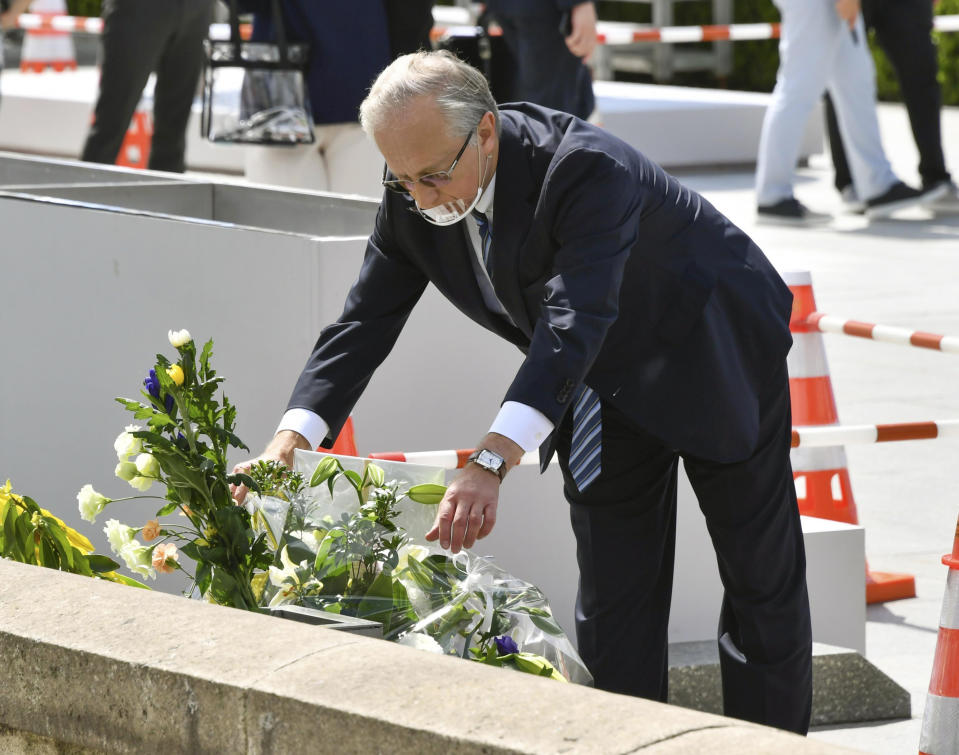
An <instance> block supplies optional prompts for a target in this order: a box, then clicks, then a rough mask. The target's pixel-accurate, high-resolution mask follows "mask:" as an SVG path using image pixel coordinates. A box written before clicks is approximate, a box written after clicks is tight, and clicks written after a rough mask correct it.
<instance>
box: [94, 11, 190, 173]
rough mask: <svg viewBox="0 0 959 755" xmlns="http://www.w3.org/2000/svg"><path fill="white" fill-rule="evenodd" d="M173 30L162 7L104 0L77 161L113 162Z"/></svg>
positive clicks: (168, 16)
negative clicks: (96, 81) (96, 68)
mask: <svg viewBox="0 0 959 755" xmlns="http://www.w3.org/2000/svg"><path fill="white" fill-rule="evenodd" d="M173 26H174V18H173V16H172V14H170V13H169V11H168V8H167V6H166V4H165V3H156V2H155V1H154V0H104V2H103V35H102V38H101V45H102V51H103V59H102V63H101V68H100V92H99V95H98V97H97V103H96V106H95V107H94V116H93V124H92V125H91V126H90V131H89V133H88V134H87V138H86V142H85V143H84V145H83V151H82V152H81V155H80V159H81V160H86V161H87V162H94V163H108V164H112V163H115V162H116V159H117V154H118V153H119V151H120V145H121V144H122V143H123V137H124V136H125V135H126V132H127V129H128V128H129V126H130V119H131V118H132V117H133V113H134V111H135V110H136V107H137V103H139V101H140V96H141V95H142V94H143V87H144V86H146V83H147V79H148V78H149V77H150V72H151V71H152V70H153V68H154V65H155V64H156V62H157V59H158V58H159V56H160V51H161V50H162V49H163V45H164V42H165V40H166V38H167V36H168V35H169V34H170V32H171V30H172V29H173Z"/></svg>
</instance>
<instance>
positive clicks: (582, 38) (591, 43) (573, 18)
mask: <svg viewBox="0 0 959 755" xmlns="http://www.w3.org/2000/svg"><path fill="white" fill-rule="evenodd" d="M569 20H570V26H571V27H572V32H573V33H572V34H570V35H569V36H568V37H566V46H567V47H568V48H569V51H570V52H571V53H573V55H575V56H576V57H577V58H582V59H583V60H588V59H589V56H590V55H592V54H593V50H594V49H595V48H596V6H595V5H593V3H591V2H589V3H580V4H579V5H575V6H573V8H572V10H570V14H569Z"/></svg>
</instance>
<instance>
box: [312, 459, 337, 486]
mask: <svg viewBox="0 0 959 755" xmlns="http://www.w3.org/2000/svg"><path fill="white" fill-rule="evenodd" d="M339 469H342V465H341V464H340V462H338V461H337V460H336V459H334V458H332V457H330V456H324V457H323V458H322V459H320V460H319V462H317V465H316V469H315V470H313V476H312V477H311V478H310V487H311V488H315V487H316V486H317V485H320V484H322V483H324V482H326V481H327V480H328V479H329V478H330V477H332V476H333V475H335V474H336V473H337V471H338V470H339Z"/></svg>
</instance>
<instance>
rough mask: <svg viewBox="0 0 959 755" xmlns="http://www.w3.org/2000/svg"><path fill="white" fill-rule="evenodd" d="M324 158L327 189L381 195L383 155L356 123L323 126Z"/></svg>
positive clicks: (344, 192)
mask: <svg viewBox="0 0 959 755" xmlns="http://www.w3.org/2000/svg"><path fill="white" fill-rule="evenodd" d="M325 128H326V129H327V131H328V133H327V135H326V137H325V138H324V147H323V159H324V161H325V163H326V173H327V176H328V181H329V187H330V188H329V191H333V192H336V193H337V194H360V195H362V196H364V197H374V198H376V199H379V198H380V197H382V196H383V184H382V179H383V157H382V156H381V155H380V152H379V150H378V149H377V148H376V145H375V144H374V143H373V140H372V139H370V138H369V137H368V136H367V135H366V134H365V133H363V129H362V128H361V127H360V124H358V123H334V124H331V125H329V126H326V127H325Z"/></svg>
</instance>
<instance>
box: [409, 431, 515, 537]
mask: <svg viewBox="0 0 959 755" xmlns="http://www.w3.org/2000/svg"><path fill="white" fill-rule="evenodd" d="M478 448H487V449H489V450H490V451H492V452H493V453H496V454H499V455H500V456H502V457H503V458H504V459H505V460H506V468H507V469H509V468H510V467H514V466H516V465H517V464H519V462H520V459H522V458H523V449H522V448H521V447H520V446H518V445H517V444H516V443H514V442H513V441H511V440H510V439H509V438H507V437H506V436H505V435H500V434H499V433H487V435H486V437H485V438H483V440H481V441H480V443H479V445H478ZM499 486H500V480H499V477H497V475H496V474H495V473H494V472H490V471H489V470H488V469H483V468H482V467H481V466H479V465H478V464H467V465H466V466H465V467H463V469H462V470H461V471H460V473H459V474H458V475H456V479H455V480H453V482H452V483H450V486H449V487H448V488H447V489H446V495H444V496H443V500H442V501H440V504H439V508H438V510H437V512H436V519H435V520H434V521H433V528H432V529H431V530H430V531H429V532H427V533H426V539H427V540H429V541H433V540H439V541H440V545H441V546H442V547H443V548H449V549H450V550H451V551H453V553H459V551H460V549H461V548H472V547H473V544H474V543H475V542H476V541H477V540H480V539H481V538H484V537H486V536H487V535H488V534H489V533H490V532H492V531H493V525H494V524H496V507H497V506H498V505H499Z"/></svg>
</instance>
